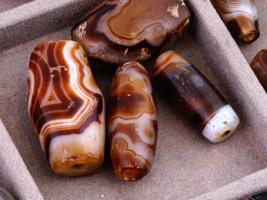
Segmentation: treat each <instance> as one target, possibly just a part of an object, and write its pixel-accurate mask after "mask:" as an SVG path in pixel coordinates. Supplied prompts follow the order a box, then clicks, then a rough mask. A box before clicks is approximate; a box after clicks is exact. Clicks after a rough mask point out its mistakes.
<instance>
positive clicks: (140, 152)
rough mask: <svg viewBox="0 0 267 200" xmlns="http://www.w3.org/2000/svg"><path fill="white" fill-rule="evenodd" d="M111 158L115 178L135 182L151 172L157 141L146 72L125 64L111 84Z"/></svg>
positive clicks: (153, 105) (138, 66)
mask: <svg viewBox="0 0 267 200" xmlns="http://www.w3.org/2000/svg"><path fill="white" fill-rule="evenodd" d="M109 138H110V155H111V160H112V164H113V168H114V171H115V173H116V175H117V176H118V177H119V178H121V179H123V180H131V181H132V180H138V179H140V178H142V177H143V176H145V175H146V174H147V173H148V172H149V171H150V169H151V167H152V163H153V160H154V156H155V150H156V141H157V113H156V106H155V103H154V99H153V96H152V87H151V84H150V80H149V78H148V74H147V72H146V70H145V68H144V67H143V66H142V65H141V64H139V63H138V62H128V63H125V64H124V65H122V66H121V67H119V68H118V70H117V72H116V75H115V78H114V80H113V84H112V90H111V97H110V113H109Z"/></svg>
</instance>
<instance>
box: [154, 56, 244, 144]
mask: <svg viewBox="0 0 267 200" xmlns="http://www.w3.org/2000/svg"><path fill="white" fill-rule="evenodd" d="M154 76H155V83H156V84H157V86H158V87H159V88H160V89H161V90H162V92H163V94H165V96H167V97H168V99H169V100H170V101H171V103H172V105H173V107H175V108H177V109H178V111H179V112H181V113H182V114H183V115H184V116H186V117H187V118H188V119H189V121H190V122H191V123H192V124H193V125H194V126H195V127H196V128H198V130H199V131H200V132H201V133H202V135H203V136H204V137H206V138H207V139H208V140H209V141H211V142H213V143H216V142H221V141H223V140H225V139H227V138H228V137H229V136H230V135H231V134H232V133H233V132H234V130H235V129H236V128H237V126H238V124H239V118H238V116H237V115H236V113H235V111H234V110H233V109H232V107H231V106H230V105H229V104H228V103H227V102H226V101H225V99H224V98H223V97H222V96H221V95H220V94H219V93H218V91H217V90H216V89H215V88H214V87H213V86H212V85H211V83H210V82H209V81H208V80H207V79H206V78H205V77H204V76H203V75H202V74H201V73H200V72H199V71H198V70H197V69H196V68H195V67H194V66H193V65H191V64H190V63H189V62H187V61H186V60H185V59H184V58H183V57H182V56H180V55H179V54H178V53H177V52H175V51H167V52H165V53H163V54H161V55H160V56H159V58H158V59H157V60H156V63H155V67H154Z"/></svg>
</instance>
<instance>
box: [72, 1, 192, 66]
mask: <svg viewBox="0 0 267 200" xmlns="http://www.w3.org/2000/svg"><path fill="white" fill-rule="evenodd" d="M190 16H191V15H190V12H189V10H188V8H187V6H186V4H185V3H184V1H183V0H156V1H155V0H146V1H144V0H111V1H110V0H104V1H103V2H102V3H101V4H100V5H98V6H97V7H96V8H95V9H94V10H92V11H89V12H88V14H87V16H86V17H85V18H84V20H83V21H82V22H81V23H79V24H77V25H76V26H74V28H73V29H72V38H73V39H74V40H75V41H78V42H79V43H80V44H82V46H83V47H84V48H85V50H86V51H87V54H88V56H89V57H92V58H96V59H100V60H102V61H105V62H108V63H116V64H122V63H125V62H128V61H131V60H138V61H144V60H147V59H149V58H150V57H151V55H152V54H153V53H155V51H156V50H157V49H158V47H160V46H162V45H163V44H164V43H165V42H166V41H167V40H168V39H169V38H170V37H171V36H180V35H182V34H183V33H184V32H185V30H186V29H187V27H188V25H189V20H190Z"/></svg>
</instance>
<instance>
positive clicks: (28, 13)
mask: <svg viewBox="0 0 267 200" xmlns="http://www.w3.org/2000/svg"><path fill="white" fill-rule="evenodd" d="M94 3H95V1H89V0H87V1H86V0H76V1H75V0H65V1H64V0H59V1H57V2H55V1H53V0H43V1H39V0H35V1H32V2H29V3H26V4H24V5H22V6H19V7H16V8H14V9H11V10H9V11H6V12H2V13H0V19H4V20H0V49H1V50H2V51H1V53H0V61H1V62H0V63H1V64H0V119H1V120H2V122H3V124H2V123H0V162H1V163H0V185H2V186H4V187H5V188H7V189H8V190H9V191H11V192H12V193H13V194H14V195H15V196H16V197H17V198H18V199H42V198H44V199H108V200H109V199H123V200H124V199H127V200H128V199H130V200H137V199H190V198H196V199H241V198H243V197H246V196H248V195H252V194H254V193H257V192H260V191H262V190H264V189H267V169H264V168H265V167H266V164H267V157H266V156H267V135H266V131H267V103H266V102H267V96H266V94H265V92H264V90H263V88H262V87H261V86H260V84H259V82H258V81H257V79H256V78H255V76H254V75H253V73H252V71H251V70H250V68H249V65H248V63H247V61H246V59H245V58H244V56H243V54H242V53H241V52H240V50H239V48H238V46H237V45H236V43H235V42H234V41H233V39H232V38H231V36H230V34H229V33H228V31H227V30H226V28H225V26H224V25H223V23H222V22H221V20H220V18H219V17H218V15H217V13H216V11H215V10H214V9H213V7H212V5H211V4H210V2H209V1H208V0H188V5H189V6H190V9H191V10H192V12H193V13H194V23H193V29H192V30H191V32H190V33H189V34H187V35H186V36H185V37H184V38H182V39H181V40H180V41H178V42H177V43H175V44H173V47H175V49H177V50H179V51H180V52H181V53H182V54H183V55H184V56H185V57H186V58H187V59H188V60H190V61H191V62H193V63H194V64H195V65H196V66H197V67H198V68H199V69H200V70H201V71H202V72H203V73H204V74H206V75H207V77H208V78H209V79H210V80H211V81H212V82H213V83H214V84H215V85H216V87H217V88H218V89H219V90H220V91H221V92H222V93H223V94H224V96H225V97H226V98H227V99H228V100H229V102H230V103H231V104H232V105H233V107H234V108H235V109H236V111H237V112H238V114H239V116H240V118H241V126H240V128H239V129H238V130H237V131H236V133H235V135H234V136H233V137H232V138H230V139H229V140H227V141H226V142H224V143H221V144H216V145H212V144H210V143H209V142H207V141H205V140H204V139H203V138H202V137H201V136H200V135H199V134H198V133H197V132H196V131H195V130H194V129H192V128H191V126H190V125H189V124H188V123H187V122H186V121H185V120H183V119H182V117H181V116H180V115H179V113H178V114H177V113H174V112H173V109H172V108H171V107H170V106H169V105H168V104H167V103H166V102H165V100H164V98H163V97H162V96H160V95H158V94H156V100H157V104H158V113H159V138H158V146H157V154H156V159H155V162H154V165H153V169H152V172H151V173H150V174H149V175H148V176H147V177H145V178H144V179H142V180H140V181H138V182H130V183H126V182H122V181H120V180H118V179H116V177H115V176H114V174H113V172H112V169H111V166H110V164H109V163H108V161H106V162H105V164H104V166H103V168H102V169H101V170H99V171H98V172H96V173H94V174H92V175H89V176H85V177H79V178H62V177H58V176H56V175H55V174H53V172H52V171H51V170H50V168H49V165H48V162H47V161H46V159H45V157H44V156H43V154H42V152H41V150H40V147H39V143H38V140H37V138H36V137H35V135H34V133H33V129H32V128H31V125H30V122H29V119H28V116H27V102H26V79H27V67H28V61H29V56H30V53H31V51H32V49H33V48H34V46H35V45H36V44H37V43H38V42H40V41H43V40H55V39H70V28H71V26H72V25H73V24H74V23H76V22H77V21H78V20H79V18H80V17H81V16H82V15H83V14H84V13H85V12H86V10H87V9H89V7H92V6H93V5H94ZM257 4H258V7H259V11H260V15H263V17H262V18H264V15H266V14H265V13H264V9H266V4H267V0H261V1H259V0H258V2H257ZM262 5H264V6H262ZM15 13H17V15H13V14H15ZM18 17H20V18H19V19H18ZM263 23H264V24H266V20H265V21H264V20H263ZM265 27H266V26H262V33H263V34H265V36H264V35H263V37H265V38H266V37H267V33H266V32H267V29H266V28H265ZM261 44H262V43H258V44H257V43H254V44H253V45H251V46H250V47H246V46H242V47H241V48H242V51H243V52H244V54H245V55H251V54H253V53H254V51H255V49H256V48H257V47H258V46H259V45H261ZM266 46H267V44H266ZM255 53H256V52H255ZM250 59H251V58H250V57H249V58H248V60H249V61H250ZM100 65H101V69H98V68H99V66H100ZM92 67H93V68H94V72H95V75H96V78H97V81H98V82H99V85H100V87H101V89H102V90H103V92H104V94H105V95H106V96H107V94H108V92H109V86H110V83H111V80H112V76H113V73H114V71H112V70H105V69H104V67H105V64H99V63H97V62H93V63H92ZM106 67H108V66H106ZM155 92H156V91H155ZM4 126H5V128H4ZM11 139H12V140H11ZM21 158H22V159H21ZM204 193H206V194H204ZM201 194H203V195H202V196H199V195H201Z"/></svg>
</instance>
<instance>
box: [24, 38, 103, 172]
mask: <svg viewBox="0 0 267 200" xmlns="http://www.w3.org/2000/svg"><path fill="white" fill-rule="evenodd" d="M28 113H29V117H30V119H31V122H32V126H33V127H34V130H35V132H36V134H37V135H38V138H39V141H40V144H41V147H42V150H43V151H44V152H45V153H46V155H47V157H48V158H49V162H50V165H51V168H52V169H53V171H54V172H55V173H57V174H59V175H63V176H78V175H83V174H88V173H90V172H92V171H94V170H96V169H98V168H99V167H100V166H101V165H102V162H103V158H104V143H105V104H104V99H103V96H102V93H101V91H100V90H99V88H98V86H97V84H96V82H95V79H94V77H93V75H92V72H91V70H90V66H89V63H88V59H87V57H86V54H85V52H84V50H83V49H82V47H81V46H80V45H79V44H78V43H77V42H74V41H67V40H59V41H49V42H42V43H40V44H38V45H37V46H36V48H35V49H34V50H33V52H32V54H31V57H30V63H29V75H28Z"/></svg>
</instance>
